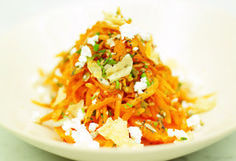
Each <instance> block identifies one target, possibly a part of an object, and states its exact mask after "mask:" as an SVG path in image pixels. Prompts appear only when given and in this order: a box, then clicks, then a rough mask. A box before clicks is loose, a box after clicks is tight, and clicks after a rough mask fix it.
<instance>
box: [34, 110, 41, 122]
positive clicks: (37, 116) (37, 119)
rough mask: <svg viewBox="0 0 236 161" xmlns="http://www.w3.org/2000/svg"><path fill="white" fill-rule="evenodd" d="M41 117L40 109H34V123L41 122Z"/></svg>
mask: <svg viewBox="0 0 236 161" xmlns="http://www.w3.org/2000/svg"><path fill="white" fill-rule="evenodd" d="M40 118H41V115H40V113H39V112H38V111H33V112H32V121H33V122H34V123H40Z"/></svg>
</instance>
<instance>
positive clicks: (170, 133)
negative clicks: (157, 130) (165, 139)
mask: <svg viewBox="0 0 236 161" xmlns="http://www.w3.org/2000/svg"><path fill="white" fill-rule="evenodd" d="M167 133H168V136H170V137H173V136H176V137H177V139H178V140H181V138H183V137H184V138H187V139H188V138H189V137H188V135H187V133H186V132H185V131H184V130H177V129H168V130H167Z"/></svg>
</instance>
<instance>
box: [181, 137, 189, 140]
mask: <svg viewBox="0 0 236 161" xmlns="http://www.w3.org/2000/svg"><path fill="white" fill-rule="evenodd" d="M180 140H188V139H187V138H186V137H181V138H180Z"/></svg>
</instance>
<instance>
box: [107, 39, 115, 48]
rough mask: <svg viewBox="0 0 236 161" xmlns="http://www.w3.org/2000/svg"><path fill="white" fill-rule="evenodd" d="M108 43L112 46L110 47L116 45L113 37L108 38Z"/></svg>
mask: <svg viewBox="0 0 236 161" xmlns="http://www.w3.org/2000/svg"><path fill="white" fill-rule="evenodd" d="M107 45H109V46H110V48H112V47H113V46H115V45H116V44H115V41H114V40H113V39H107Z"/></svg>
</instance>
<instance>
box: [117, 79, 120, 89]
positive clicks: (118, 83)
mask: <svg viewBox="0 0 236 161" xmlns="http://www.w3.org/2000/svg"><path fill="white" fill-rule="evenodd" d="M116 89H120V82H119V81H118V80H116Z"/></svg>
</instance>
